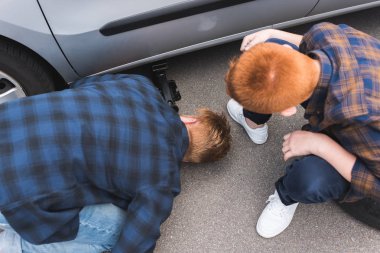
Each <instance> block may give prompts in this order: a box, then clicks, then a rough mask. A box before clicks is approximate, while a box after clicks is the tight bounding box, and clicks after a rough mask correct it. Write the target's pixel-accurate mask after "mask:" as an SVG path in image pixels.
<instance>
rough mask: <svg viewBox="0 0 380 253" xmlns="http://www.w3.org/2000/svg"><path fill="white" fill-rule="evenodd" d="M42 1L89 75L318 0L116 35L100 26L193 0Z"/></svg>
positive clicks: (271, 0)
mask: <svg viewBox="0 0 380 253" xmlns="http://www.w3.org/2000/svg"><path fill="white" fill-rule="evenodd" d="M39 2H40V4H41V6H42V9H43V11H44V13H45V16H46V18H47V20H48V22H49V24H50V27H51V29H52V31H53V33H54V35H55V37H56V39H57V41H58V43H59V44H60V46H61V48H62V50H63V51H64V52H65V55H66V56H67V58H68V59H69V60H70V62H71V64H72V65H73V66H74V68H75V69H76V71H78V73H79V74H80V75H83V76H85V75H89V74H93V73H97V72H102V71H104V70H112V68H116V67H118V66H123V65H124V66H127V65H128V66H132V65H133V64H134V63H138V62H141V61H143V60H144V59H150V60H153V59H152V58H151V57H152V56H155V60H158V59H160V58H165V57H166V56H167V54H168V52H170V55H171V56H173V55H175V54H176V53H179V52H180V53H184V52H186V49H187V50H189V51H191V50H194V49H195V47H194V45H200V46H199V47H198V48H197V49H199V48H201V47H202V46H205V44H203V45H201V44H202V43H208V42H210V41H213V40H214V39H215V38H222V37H225V36H226V35H232V34H239V33H241V32H245V31H248V30H253V29H255V28H262V27H265V26H268V25H269V26H270V25H271V24H272V23H277V22H282V21H286V20H291V19H295V18H300V17H303V16H304V15H306V14H307V13H308V12H310V11H311V9H312V8H313V7H314V5H315V4H316V3H317V0H308V1H305V0H287V1H283V4H278V1H277V0H256V1H249V2H247V3H243V4H239V5H235V6H230V7H228V8H222V9H217V10H215V11H209V12H206V13H201V14H197V15H192V16H188V17H184V18H180V19H176V20H173V21H168V22H163V23H160V24H155V25H151V26H146V27H144V28H141V29H136V30H132V31H128V32H124V33H119V34H115V35H112V36H104V35H102V34H101V33H100V31H99V30H100V28H101V27H103V26H104V25H106V24H108V23H109V22H112V21H115V20H119V19H122V18H126V17H131V16H136V15H139V14H144V13H146V12H148V11H149V10H154V9H155V8H158V7H161V8H163V6H172V5H178V4H184V3H187V2H189V1H178V0H177V1H175V0H171V1H157V0H149V1H148V0H146V1H140V2H139V3H136V2H132V1H113V2H112V4H110V3H109V2H108V1H107V2H106V1H101V0H92V1H89V0H83V1H74V0H68V1H65V2H56V1H51V0H40V1H39ZM89 2H91V3H89ZM115 6H117V8H115ZM264 10H265V11H264ZM212 44H213V45H215V44H216V43H215V41H213V43H212ZM189 47H192V48H189ZM176 50H177V51H176Z"/></svg>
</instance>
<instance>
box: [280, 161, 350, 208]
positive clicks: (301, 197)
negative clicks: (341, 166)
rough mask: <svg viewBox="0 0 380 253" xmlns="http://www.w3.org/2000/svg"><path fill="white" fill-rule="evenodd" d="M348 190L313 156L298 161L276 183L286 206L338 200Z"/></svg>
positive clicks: (339, 176)
mask: <svg viewBox="0 0 380 253" xmlns="http://www.w3.org/2000/svg"><path fill="white" fill-rule="evenodd" d="M349 187H350V183H349V182H348V181H347V180H345V179H344V178H343V177H342V176H341V175H340V174H339V173H338V172H337V171H336V169H335V168H334V167H332V166H331V165H330V164H329V163H328V162H326V161H325V160H323V159H322V158H320V157H318V156H314V155H309V156H305V157H302V158H300V159H295V160H294V161H293V162H292V163H291V164H290V165H289V166H287V167H286V172H285V175H284V176H283V177H281V178H280V179H279V180H278V181H277V182H276V190H277V192H278V195H279V196H280V199H281V201H282V203H284V204H285V205H291V204H293V203H296V202H300V203H306V204H309V203H322V202H326V201H328V200H333V199H334V200H339V199H341V198H343V197H344V195H345V194H346V193H347V191H348V190H349Z"/></svg>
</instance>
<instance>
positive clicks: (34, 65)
mask: <svg viewBox="0 0 380 253" xmlns="http://www.w3.org/2000/svg"><path fill="white" fill-rule="evenodd" d="M64 87H65V82H64V81H63V79H62V78H61V77H60V76H59V75H58V74H57V72H56V71H55V70H54V69H53V68H52V67H51V66H50V65H49V64H48V63H47V62H46V61H44V60H43V59H42V58H40V57H39V56H38V55H37V54H35V53H34V52H33V51H31V50H29V49H28V48H25V47H23V46H22V45H19V44H17V43H16V42H13V41H10V40H8V39H5V38H0V103H2V102H5V101H8V100H11V99H14V98H20V97H25V96H31V95H36V94H41V93H45V92H49V91H54V90H58V89H63V88H64Z"/></svg>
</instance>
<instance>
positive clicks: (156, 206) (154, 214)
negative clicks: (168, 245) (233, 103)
mask: <svg viewBox="0 0 380 253" xmlns="http://www.w3.org/2000/svg"><path fill="white" fill-rule="evenodd" d="M173 198H174V196H173V194H172V192H171V191H170V190H169V189H167V188H162V189H157V188H147V189H144V190H141V191H139V192H137V194H136V196H135V198H134V199H133V200H132V202H131V203H130V204H129V206H128V211H127V219H126V224H125V225H124V227H123V231H122V233H121V235H120V239H119V241H118V243H117V244H116V245H115V247H114V248H113V249H112V252H113V253H126V252H127V253H129V252H133V253H140V252H153V250H154V248H155V246H156V241H157V239H158V238H159V237H160V225H161V223H162V222H164V221H165V220H166V219H167V218H168V217H169V215H170V212H171V210H172V206H173Z"/></svg>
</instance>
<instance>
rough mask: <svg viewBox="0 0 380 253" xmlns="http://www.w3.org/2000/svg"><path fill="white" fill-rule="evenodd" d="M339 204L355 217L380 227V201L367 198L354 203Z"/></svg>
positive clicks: (377, 227) (372, 225) (374, 226)
mask: <svg viewBox="0 0 380 253" xmlns="http://www.w3.org/2000/svg"><path fill="white" fill-rule="evenodd" d="M338 206H340V207H341V208H342V209H343V211H345V212H346V213H348V214H349V215H351V216H352V217H353V218H355V219H357V220H359V221H361V222H363V223H365V224H367V225H368V226H370V227H373V228H376V229H380V202H378V201H375V200H373V199H370V198H366V199H362V200H359V201H357V202H354V203H338Z"/></svg>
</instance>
